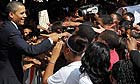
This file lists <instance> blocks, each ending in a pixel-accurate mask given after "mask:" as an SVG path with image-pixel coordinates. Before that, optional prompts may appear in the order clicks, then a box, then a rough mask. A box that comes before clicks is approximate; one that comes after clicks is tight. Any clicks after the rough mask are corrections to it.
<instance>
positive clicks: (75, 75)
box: [43, 35, 88, 84]
mask: <svg viewBox="0 0 140 84" xmlns="http://www.w3.org/2000/svg"><path fill="white" fill-rule="evenodd" d="M87 45H88V39H87V38H84V37H80V36H79V35H72V36H70V37H69V38H67V39H66V41H65V44H64V46H63V53H64V56H65V58H66V60H67V62H68V63H69V64H68V65H67V66H64V67H62V68H60V70H58V71H57V72H56V73H54V74H53V70H54V65H55V62H56V60H57V58H58V57H59V54H60V51H61V48H62V45H56V47H55V48H54V49H53V51H52V56H51V58H50V62H49V63H48V66H47V68H46V71H45V73H44V76H43V84H78V82H79V78H80V72H79V68H80V66H81V56H82V55H83V53H84V52H85V50H86V48H87ZM59 46H60V47H59Z"/></svg>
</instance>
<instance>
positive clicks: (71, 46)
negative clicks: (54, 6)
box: [0, 0, 140, 84]
mask: <svg viewBox="0 0 140 84" xmlns="http://www.w3.org/2000/svg"><path fill="white" fill-rule="evenodd" d="M99 1H100V0H99ZM98 4H99V3H98ZM85 6H86V7H87V8H86V7H85ZM96 6H97V7H98V12H97V13H95V12H92V11H91V12H88V11H89V10H86V13H85V14H79V13H80V12H81V10H80V11H79V7H77V6H76V7H75V8H73V9H72V10H71V11H70V10H69V12H67V13H69V14H65V13H66V12H64V11H63V14H64V16H63V17H62V15H61V16H60V17H54V18H57V20H56V19H55V20H54V19H53V20H52V19H51V18H49V19H50V23H46V24H47V26H48V28H45V27H43V26H41V25H39V20H38V17H32V16H33V15H32V13H30V10H27V8H26V6H25V5H24V4H23V3H21V2H18V1H12V2H9V3H8V4H7V5H6V7H5V8H4V9H5V10H6V11H5V12H4V13H3V14H1V16H0V56H1V58H0V74H1V75H0V84H139V82H140V80H139V79H140V72H139V70H140V52H139V49H140V23H134V22H135V16H134V14H133V13H131V12H129V11H128V10H126V9H123V8H122V9H121V10H122V12H121V13H117V12H116V11H117V10H116V9H114V10H113V11H112V12H111V11H108V10H109V9H108V10H106V9H104V8H103V7H102V6H100V5H96ZM82 7H83V6H82ZM84 7H85V9H88V8H90V7H91V5H89V3H88V5H86V4H85V3H84ZM91 8H92V7H91ZM85 9H84V10H85ZM48 14H49V13H48Z"/></svg>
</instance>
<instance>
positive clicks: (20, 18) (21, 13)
mask: <svg viewBox="0 0 140 84" xmlns="http://www.w3.org/2000/svg"><path fill="white" fill-rule="evenodd" d="M9 17H10V18H11V21H13V22H14V23H16V24H17V25H24V21H25V18H26V17H27V15H26V9H25V6H23V5H19V6H18V8H17V10H16V11H15V12H10V13H9Z"/></svg>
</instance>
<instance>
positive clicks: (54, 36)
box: [41, 32, 71, 42]
mask: <svg viewBox="0 0 140 84" xmlns="http://www.w3.org/2000/svg"><path fill="white" fill-rule="evenodd" d="M41 35H42V36H45V37H48V38H50V39H51V40H52V41H53V42H57V41H59V40H60V39H61V38H62V37H69V36H70V35H71V34H70V33H68V32H64V33H60V34H58V33H51V34H48V35H46V34H41Z"/></svg>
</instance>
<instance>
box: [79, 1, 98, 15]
mask: <svg viewBox="0 0 140 84" xmlns="http://www.w3.org/2000/svg"><path fill="white" fill-rule="evenodd" d="M95 13H98V6H96V5H94V4H90V5H86V6H82V7H80V8H79V9H78V14H79V16H85V15H87V14H95Z"/></svg>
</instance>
